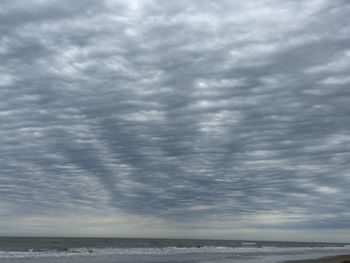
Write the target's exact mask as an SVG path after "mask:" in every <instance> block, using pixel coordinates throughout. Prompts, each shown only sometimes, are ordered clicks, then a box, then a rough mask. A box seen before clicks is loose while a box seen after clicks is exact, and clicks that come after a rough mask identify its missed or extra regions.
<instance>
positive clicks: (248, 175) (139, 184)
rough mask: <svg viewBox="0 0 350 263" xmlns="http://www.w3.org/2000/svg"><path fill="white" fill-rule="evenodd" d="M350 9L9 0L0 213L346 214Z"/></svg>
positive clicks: (316, 221)
mask: <svg viewBox="0 0 350 263" xmlns="http://www.w3.org/2000/svg"><path fill="white" fill-rule="evenodd" d="M349 14H350V3H348V1H331V0H308V1H292V0H291V1H283V2H281V1H277V0H268V1H235V2H232V1H225V0H222V1H210V0H205V1H181V0H179V1H166V2H164V1H136V0H133V1H114V0H109V1H97V0H89V1H86V0H84V1H74V2H72V1H66V0H63V1H62V0H61V1H44V0H30V1H25V2H23V1H13V0H12V1H6V0H5V1H2V2H1V4H0V61H1V64H0V97H1V101H0V125H1V126H0V145H1V152H0V156H1V157H0V159H1V164H0V196H1V200H0V207H1V205H3V207H4V209H1V211H0V219H1V217H2V218H3V220H2V222H5V220H8V219H9V218H15V217H18V216H19V217H24V218H25V217H27V216H33V215H37V214H42V215H43V216H44V217H47V216H50V215H52V214H55V213H61V214H71V213H74V212H77V211H79V212H81V213H85V214H87V215H91V216H94V217H95V216H97V215H99V214H100V213H101V211H108V213H111V214H116V215H118V214H119V215H120V214H123V217H124V216H130V218H131V217H134V216H139V217H141V218H144V217H152V218H155V219H157V220H158V219H159V220H162V221H163V222H166V224H169V225H174V226H175V225H176V226H177V224H180V225H181V224H183V225H182V227H184V226H186V225H187V224H189V222H193V220H197V221H208V222H219V221H220V222H226V223H225V224H224V223H223V225H222V227H227V228H229V227H230V226H229V225H230V222H231V223H232V224H233V225H235V226H236V225H237V226H244V227H246V228H270V227H271V228H276V227H277V228H296V229H297V228H335V227H340V226H341V227H342V228H349V227H350V225H349V222H350V221H349V219H350V214H349V212H348V211H347V210H348V208H349V205H348V204H349V203H350V195H349V193H348V185H349V184H350V174H349V172H350V167H349V157H350V152H349V151H350V146H349V145H350V135H349V130H350V122H349V121H348V116H349V115H350V106H349V105H350V97H349V95H350V93H349V84H350V78H349V74H348V72H349V70H350V44H349V43H350V42H349V35H350V26H349V25H350V21H349V20H350V16H349ZM5 208H6V209H5ZM3 224H4V223H3ZM0 225H1V221H0ZM34 232H35V231H34Z"/></svg>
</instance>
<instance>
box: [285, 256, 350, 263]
mask: <svg viewBox="0 0 350 263" xmlns="http://www.w3.org/2000/svg"><path fill="white" fill-rule="evenodd" d="M285 263H350V255H349V254H347V255H339V256H332V257H322V258H318V259H311V260H296V261H286V262H285Z"/></svg>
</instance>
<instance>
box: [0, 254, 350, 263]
mask: <svg viewBox="0 0 350 263" xmlns="http://www.w3.org/2000/svg"><path fill="white" fill-rule="evenodd" d="M142 261H144V258H143V257H142V256H140V257H133V258H130V257H127V256H126V257H123V256H119V257H118V258H116V257H115V256H112V255H103V256H73V257H42V258H37V257H26V258H7V259H5V258H2V259H0V262H1V263H116V262H118V263H135V262H142ZM147 262H154V263H162V262H167V259H166V258H162V257H160V258H153V260H152V261H147ZM172 262H178V263H181V262H183V261H182V260H180V259H179V260H174V261H172ZM186 262H187V261H186ZM198 262H200V261H198ZM239 262H240V260H239V259H233V260H232V263H239ZM283 263H350V255H339V256H331V257H323V258H318V259H309V260H296V261H285V262H283Z"/></svg>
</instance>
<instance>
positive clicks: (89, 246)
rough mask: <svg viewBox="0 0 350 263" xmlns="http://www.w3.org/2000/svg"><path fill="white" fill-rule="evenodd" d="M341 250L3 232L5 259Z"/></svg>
mask: <svg viewBox="0 0 350 263" xmlns="http://www.w3.org/2000/svg"><path fill="white" fill-rule="evenodd" d="M339 254H350V245H349V244H343V243H304V242H271V241H240V240H232V241H228V240H194V239H193V240H189V239H136V238H30V237H27V238H23V237H0V261H1V259H5V258H6V259H8V258H35V257H55V258H57V257H79V256H80V257H94V258H95V260H94V262H99V258H101V257H108V258H112V259H113V260H115V262H127V263H132V262H138V263H139V262H141V263H142V262H145V263H146V262H147V263H149V262H167V263H170V262H184V263H194V262H198V263H201V262H203V263H204V262H206V263H215V262H225V263H228V262H238V263H256V262H260V263H265V262H266V263H273V262H283V261H285V260H294V259H307V258H317V257H322V256H330V255H339ZM68 261H69V260H68ZM113 262H114V261H113Z"/></svg>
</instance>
